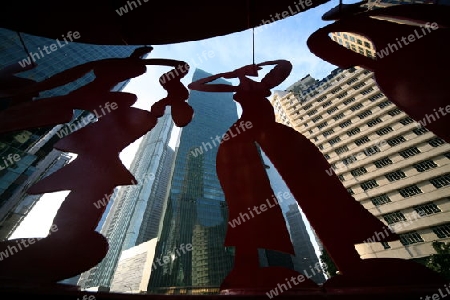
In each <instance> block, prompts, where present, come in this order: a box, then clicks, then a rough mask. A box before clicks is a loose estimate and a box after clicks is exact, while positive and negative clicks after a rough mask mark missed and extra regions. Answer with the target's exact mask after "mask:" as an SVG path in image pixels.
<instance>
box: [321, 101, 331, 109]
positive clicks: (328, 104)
mask: <svg viewBox="0 0 450 300" xmlns="http://www.w3.org/2000/svg"><path fill="white" fill-rule="evenodd" d="M330 105H331V101H328V102H325V103H324V104H322V107H323V108H325V107H327V106H330Z"/></svg>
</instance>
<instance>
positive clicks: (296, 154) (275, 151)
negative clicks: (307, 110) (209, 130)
mask: <svg viewBox="0 0 450 300" xmlns="http://www.w3.org/2000/svg"><path fill="white" fill-rule="evenodd" d="M266 65H275V67H274V68H273V69H272V70H271V71H270V72H269V73H268V74H267V75H266V76H265V77H264V78H263V79H262V80H261V82H256V81H253V80H252V79H250V78H248V77H247V76H257V74H258V70H259V69H260V67H262V66H266ZM291 69H292V65H291V63H290V62H288V61H286V60H275V61H268V62H264V63H260V64H258V65H247V66H244V67H242V68H240V69H237V70H234V71H232V72H229V73H221V74H217V75H213V76H210V77H208V78H204V79H200V80H198V81H196V82H193V83H191V84H189V85H188V87H189V88H190V89H194V90H199V91H205V92H235V94H234V97H233V98H234V99H235V100H236V101H237V102H238V103H239V104H240V105H241V107H242V116H241V118H240V119H239V120H238V121H237V122H236V123H235V125H233V126H232V127H231V128H234V127H235V126H239V125H240V124H241V123H244V124H245V123H247V122H250V123H251V124H252V127H251V128H250V129H247V130H245V131H241V133H240V134H238V135H237V136H236V137H232V138H230V137H224V138H223V139H222V143H221V145H220V146H219V150H218V154H217V174H218V177H219V180H220V183H221V185H222V188H223V190H224V193H225V197H226V201H227V203H228V206H229V220H233V219H235V218H238V217H239V216H240V214H241V213H249V209H248V208H250V209H253V207H254V206H257V207H260V206H261V205H262V204H265V203H266V199H269V198H271V197H272V195H273V191H272V189H271V188H270V185H269V180H268V179H267V175H266V173H265V170H264V168H263V166H262V162H261V159H260V156H259V153H258V151H257V148H256V144H258V145H259V146H260V147H261V149H262V150H263V151H264V152H265V153H266V154H267V156H268V157H269V159H270V160H271V161H272V163H273V164H274V166H275V168H276V169H277V170H278V171H279V173H280V175H281V176H282V178H283V179H284V181H285V182H286V184H287V185H288V187H289V189H290V191H291V192H292V194H293V195H294V197H295V199H296V200H297V202H298V204H299V205H300V207H301V208H302V210H303V212H304V213H305V215H306V217H307V218H308V220H309V222H310V223H311V225H312V227H313V228H314V230H315V232H316V233H317V235H318V237H319V238H320V240H321V241H322V243H323V245H324V247H325V248H326V249H327V251H328V252H329V253H330V256H331V257H332V259H333V260H334V262H335V263H336V265H337V267H338V269H339V271H340V272H341V273H342V274H344V275H347V277H345V278H344V280H338V281H337V285H342V284H344V283H345V282H346V281H345V279H348V280H349V281H351V282H352V284H354V283H355V282H362V284H369V285H374V284H375V285H376V284H383V283H381V282H374V278H377V279H379V278H382V277H386V274H385V271H386V268H385V267H386V264H382V263H381V264H380V265H381V267H380V268H377V265H378V263H379V262H380V261H379V260H376V262H375V261H373V260H372V262H369V263H366V264H364V263H363V261H362V260H361V259H360V257H359V255H358V253H357V251H356V250H355V248H354V245H355V244H357V243H362V242H363V241H364V240H366V239H367V238H370V237H372V236H373V235H374V233H376V232H385V231H388V229H387V227H386V226H385V225H384V224H383V223H382V222H381V221H379V220H378V219H377V218H376V217H375V216H373V215H372V214H371V213H369V212H368V211H367V210H366V209H365V208H364V207H363V206H362V205H360V204H359V203H358V202H357V201H356V200H355V199H354V198H353V197H352V196H351V195H350V194H349V193H348V192H347V190H346V188H345V187H344V186H343V185H342V183H341V182H340V180H339V179H338V177H337V176H336V175H334V174H333V176H329V175H328V174H327V173H326V172H325V170H328V169H329V168H330V165H329V164H328V162H327V160H326V159H325V158H324V156H323V154H322V153H321V152H320V151H319V150H318V149H317V148H316V147H315V145H314V144H312V143H311V142H310V141H309V140H308V139H307V138H306V137H304V136H303V135H301V134H300V133H299V132H297V131H295V130H294V129H292V128H290V127H287V126H284V125H282V124H280V123H276V122H275V117H274V112H273V108H272V106H271V104H270V102H269V101H268V100H267V99H266V97H268V96H269V95H270V90H271V89H272V88H273V87H275V86H277V85H279V84H280V83H281V82H282V81H284V79H286V78H287V76H288V75H289V73H290V72H291ZM220 77H223V78H238V79H239V85H238V86H230V85H225V84H208V83H209V82H212V81H213V80H215V79H217V78H220ZM255 215H256V212H255ZM346 216H349V217H346ZM350 216H351V217H350ZM280 218H281V212H280V211H279V210H277V209H275V208H267V210H266V211H265V212H261V213H260V214H259V215H257V216H255V217H254V218H251V219H250V220H249V221H246V222H245V223H244V222H243V223H242V224H241V225H239V226H236V227H235V228H232V227H231V226H230V227H229V228H228V232H227V237H226V239H225V246H234V247H236V248H235V254H236V256H235V266H234V269H233V271H232V272H231V273H230V274H229V276H228V277H227V278H226V279H225V281H224V283H223V284H222V289H233V288H235V289H236V288H237V289H239V288H245V287H247V288H266V289H267V288H268V289H271V288H273V287H274V286H276V283H277V282H278V283H280V282H283V281H280V280H284V278H285V277H283V276H289V275H288V273H283V272H284V271H281V270H280V269H279V268H262V269H258V268H259V264H258V256H257V248H266V249H274V250H278V251H283V252H288V253H292V246H291V243H290V240H289V237H288V236H287V233H286V232H285V231H286V229H285V225H284V222H282V220H281V219H280ZM281 223H283V224H281ZM396 239H398V236H397V235H396V234H394V233H391V232H389V234H388V235H387V236H386V234H385V236H384V238H383V237H382V238H380V241H379V242H382V241H393V240H396ZM366 261H368V260H366ZM395 262H398V261H397V260H395V261H394V265H395ZM391 263H392V261H389V262H387V264H388V265H389V264H391ZM398 263H403V261H401V262H398ZM365 268H369V269H371V271H374V272H375V274H371V273H370V272H362V271H364V269H365ZM264 269H267V272H266V271H265V270H264ZM366 271H367V270H366ZM380 272H382V274H380ZM258 274H259V275H260V276H259V275H258ZM403 275H404V274H403ZM277 276H278V278H277ZM294 276H295V275H294ZM396 276H397V277H398V274H397V275H395V276H392V277H393V278H395V277H396ZM387 277H388V280H387V281H388V282H389V280H390V279H391V276H387ZM275 278H277V279H275ZM289 278H290V277H289ZM358 280H359V281H358ZM401 280H402V279H400V281H401ZM301 285H302V286H305V285H306V286H312V283H311V282H309V281H305V282H304V283H302V284H301Z"/></svg>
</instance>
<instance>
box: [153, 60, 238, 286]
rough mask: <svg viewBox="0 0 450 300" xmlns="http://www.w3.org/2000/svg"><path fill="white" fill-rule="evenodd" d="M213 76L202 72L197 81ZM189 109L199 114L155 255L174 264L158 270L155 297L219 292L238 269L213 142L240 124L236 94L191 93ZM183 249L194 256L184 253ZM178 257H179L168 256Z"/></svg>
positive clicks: (187, 135) (178, 165) (187, 134)
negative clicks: (226, 242) (228, 236)
mask: <svg viewBox="0 0 450 300" xmlns="http://www.w3.org/2000/svg"><path fill="white" fill-rule="evenodd" d="M210 75H211V74H208V73H206V72H204V71H202V70H199V69H197V70H195V72H194V75H193V79H192V80H193V81H196V80H198V79H201V78H205V77H208V76H210ZM215 82H218V83H223V84H230V83H229V82H227V81H225V80H221V79H219V80H217V81H215ZM188 103H189V104H190V105H191V106H192V107H193V109H194V111H195V114H194V118H193V120H192V122H191V123H190V124H189V125H187V126H186V127H184V128H183V129H182V132H181V135H180V140H179V144H178V147H177V152H176V159H175V167H174V171H173V174H172V181H171V187H170V193H169V197H168V202H167V207H166V210H165V216H164V219H163V223H162V231H161V235H160V237H159V241H158V244H157V248H156V254H155V261H156V259H158V258H159V259H161V258H164V257H170V261H167V260H164V261H163V263H161V261H160V262H159V263H154V264H153V265H154V268H153V270H152V274H151V277H150V283H149V287H148V291H149V292H150V293H164V294H170V293H208V292H214V291H215V292H218V290H219V286H220V284H221V283H222V281H223V280H224V278H225V277H226V275H227V274H228V273H229V272H230V271H231V269H232V267H233V257H234V253H233V249H232V248H227V247H224V245H223V244H224V239H225V233H226V229H227V221H228V208H227V205H226V202H225V196H224V194H223V191H222V188H221V186H220V183H219V180H218V178H217V174H216V156H217V150H218V146H219V145H218V143H217V142H213V139H214V138H215V137H216V136H217V135H219V136H222V135H223V134H224V133H225V132H226V131H227V130H228V128H229V127H230V126H231V125H232V124H233V123H234V122H235V121H236V120H237V119H238V115H237V106H236V103H235V102H234V100H233V98H232V93H206V92H198V91H190V97H189V100H188ZM183 244H184V245H188V244H190V245H191V247H192V248H191V249H192V251H185V252H182V251H181V250H179V249H181V248H182V247H183ZM187 249H189V248H187ZM177 250H178V252H177ZM174 252H175V253H179V254H180V255H168V254H169V253H174Z"/></svg>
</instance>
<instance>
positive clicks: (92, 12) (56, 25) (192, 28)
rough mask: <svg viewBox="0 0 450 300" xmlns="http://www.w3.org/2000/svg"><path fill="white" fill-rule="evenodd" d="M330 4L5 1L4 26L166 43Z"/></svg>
mask: <svg viewBox="0 0 450 300" xmlns="http://www.w3.org/2000/svg"><path fill="white" fill-rule="evenodd" d="M328 1H329V0H297V1H293V0H272V1H271V0H260V1H258V0H227V1H211V0H191V1H171V0H165V1H157V0H109V1H108V0H90V1H87V0H80V1H61V0H36V1H29V0H14V1H12V0H11V1H8V2H6V3H2V9H1V10H0V27H2V28H7V29H11V30H14V31H19V32H23V33H29V34H33V35H38V36H43V37H48V38H52V39H57V38H59V39H61V37H62V35H66V34H67V33H68V32H69V31H72V32H74V31H78V32H79V33H80V36H81V38H79V39H77V40H76V41H77V42H81V43H89V44H99V45H123V44H124V41H125V42H126V44H129V45H162V44H172V43H178V42H185V41H193V40H201V39H205V38H210V37H214V36H220V35H226V34H230V33H233V32H238V31H243V30H246V29H248V28H251V27H256V26H259V25H261V24H262V22H263V20H267V21H272V18H273V20H277V18H276V14H277V13H278V14H279V15H278V16H279V18H280V19H281V18H282V14H283V12H285V13H284V16H292V15H294V14H297V13H299V12H301V11H305V10H308V9H310V8H313V7H316V6H318V5H320V4H323V3H325V2H328ZM308 4H309V5H308ZM121 7H123V8H127V10H128V12H125V11H124V10H122V11H121V13H122V16H120V15H119V14H118V13H117V11H119V10H120V8H121ZM131 8H132V9H131ZM271 15H272V16H271Z"/></svg>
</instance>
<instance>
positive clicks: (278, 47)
mask: <svg viewBox="0 0 450 300" xmlns="http://www.w3.org/2000/svg"><path fill="white" fill-rule="evenodd" d="M293 2H294V1H293ZM353 2H356V1H353ZM353 2H346V3H353ZM336 5H338V2H337V1H332V2H328V3H326V4H322V5H320V6H318V7H316V8H313V9H310V10H308V11H307V12H304V13H300V14H297V15H295V16H290V17H288V18H286V19H283V20H280V21H277V22H274V23H271V24H269V25H265V26H261V27H259V28H257V29H255V63H260V62H263V61H267V60H276V59H286V60H289V61H290V62H291V63H292V65H293V70H292V73H291V75H290V76H289V77H288V78H287V80H286V81H285V82H283V83H282V84H281V85H279V86H278V87H276V88H275V89H276V90H282V89H285V88H286V87H288V86H289V85H291V84H293V83H294V82H296V81H297V80H299V79H300V78H302V77H304V76H305V75H307V74H310V75H311V76H312V77H314V78H316V79H322V78H323V77H325V76H327V75H328V74H329V73H330V71H332V70H333V69H335V68H336V67H335V66H333V65H331V64H329V63H327V62H325V61H323V60H322V59H320V58H318V57H316V56H315V55H313V54H312V53H310V52H309V49H308V47H307V46H306V40H307V38H308V37H309V36H310V35H311V33H313V32H314V31H315V30H317V29H318V28H320V27H323V26H325V25H327V24H328V23H329V22H324V21H322V20H321V16H322V15H323V14H324V13H325V12H327V11H328V10H329V9H331V8H333V7H335V6H336ZM130 13H132V12H130ZM280 13H281V12H280ZM152 46H153V47H154V50H153V52H152V53H151V54H150V55H149V56H148V57H147V58H171V59H177V60H184V61H186V62H188V63H189V64H190V65H191V71H190V72H189V74H188V75H187V76H186V77H185V78H184V79H183V82H184V83H185V84H186V85H187V84H189V83H190V82H191V80H192V74H193V73H194V70H195V68H200V69H203V70H204V71H206V72H209V73H214V74H215V73H219V72H226V71H232V70H234V69H236V68H239V67H241V66H243V65H247V64H251V63H252V56H253V53H252V30H251V29H249V30H246V31H243V32H237V33H233V34H229V35H225V36H218V37H214V38H210V39H206V40H202V41H195V42H186V43H179V44H170V45H152ZM168 70H170V69H169V68H168V67H155V66H151V67H148V68H147V73H146V74H144V75H142V76H140V77H138V78H136V79H133V80H132V81H131V82H130V83H129V84H128V85H127V87H126V88H125V90H124V91H126V92H132V93H135V94H136V95H137V96H138V101H137V103H136V104H135V105H134V106H135V107H139V108H141V109H146V110H149V109H150V106H151V105H152V103H154V102H156V101H158V100H159V99H161V98H163V97H164V96H165V95H166V92H165V90H163V89H162V87H161V86H160V85H159V83H158V78H159V76H161V75H162V74H163V73H164V72H167V71H168ZM264 71H267V69H266V70H264ZM264 73H265V72H262V74H264ZM177 135H178V131H177V130H175V132H174V134H173V137H174V139H173V141H172V143H171V144H172V146H173V145H174V141H175V137H176V136H177ZM140 140H141V139H139V140H137V141H136V142H135V143H133V144H131V145H130V146H129V147H127V148H126V149H125V150H124V151H123V152H122V153H121V155H120V157H121V159H122V161H123V162H124V164H125V165H126V166H127V167H128V166H129V165H130V164H131V161H132V159H133V156H134V153H135V151H136V149H137V147H138V144H139V142H140ZM67 193H68V192H64V191H63V192H59V193H51V194H45V195H44V196H43V197H42V198H41V201H39V202H38V204H37V205H36V206H35V208H33V210H32V211H31V212H30V214H29V216H28V217H27V218H26V219H25V221H24V222H23V223H22V224H21V226H19V230H18V231H17V232H16V233H15V234H14V235H13V237H38V236H45V235H46V233H47V232H48V229H49V227H50V226H51V224H52V220H53V217H54V215H55V214H56V211H57V209H58V208H59V206H60V204H61V202H62V201H63V199H64V197H65V196H66V195H67ZM44 220H45V221H44Z"/></svg>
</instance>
